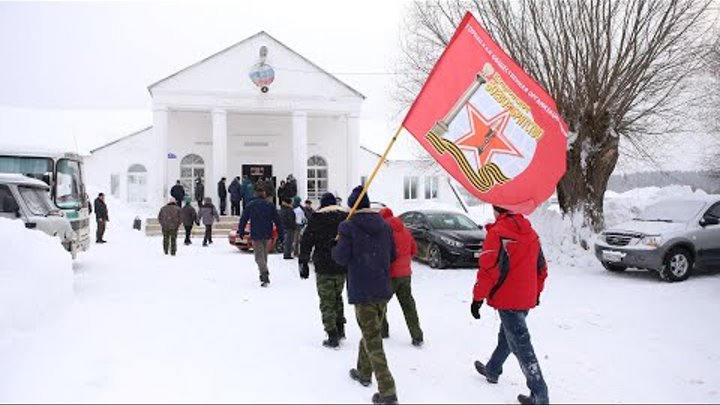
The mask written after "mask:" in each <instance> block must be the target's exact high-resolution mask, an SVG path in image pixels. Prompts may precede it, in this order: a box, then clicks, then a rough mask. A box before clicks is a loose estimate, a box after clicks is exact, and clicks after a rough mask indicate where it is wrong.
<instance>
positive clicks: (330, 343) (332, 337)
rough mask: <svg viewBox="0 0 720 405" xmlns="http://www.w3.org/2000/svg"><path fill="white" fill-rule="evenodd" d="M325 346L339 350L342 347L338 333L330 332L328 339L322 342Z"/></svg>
mask: <svg viewBox="0 0 720 405" xmlns="http://www.w3.org/2000/svg"><path fill="white" fill-rule="evenodd" d="M322 344H323V346H325V347H329V348H332V349H337V348H338V347H340V338H339V337H338V333H337V332H330V333H328V338H327V339H325V340H323V342H322Z"/></svg>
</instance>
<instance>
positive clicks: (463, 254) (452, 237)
mask: <svg viewBox="0 0 720 405" xmlns="http://www.w3.org/2000/svg"><path fill="white" fill-rule="evenodd" d="M400 219H402V221H403V223H405V226H407V228H408V229H409V230H410V233H412V235H413V237H414V238H415V242H417V245H418V258H419V259H421V260H425V261H427V263H428V264H429V265H430V267H432V268H435V269H442V268H444V267H447V266H463V267H477V262H478V257H479V256H480V250H481V249H482V245H483V242H484V241H485V230H484V229H483V227H482V225H477V224H476V223H475V222H474V221H473V220H472V219H470V218H469V217H468V216H467V215H464V214H461V213H458V212H453V211H439V210H419V211H408V212H406V213H404V214H402V215H400Z"/></svg>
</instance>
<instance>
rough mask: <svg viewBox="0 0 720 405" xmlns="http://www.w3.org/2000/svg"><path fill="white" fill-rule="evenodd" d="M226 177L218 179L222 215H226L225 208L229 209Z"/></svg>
mask: <svg viewBox="0 0 720 405" xmlns="http://www.w3.org/2000/svg"><path fill="white" fill-rule="evenodd" d="M225 180H226V179H225V177H223V178H222V179H220V181H218V185H217V186H218V187H217V192H218V198H219V199H220V215H223V216H224V215H225V210H226V209H227V187H226V186H225Z"/></svg>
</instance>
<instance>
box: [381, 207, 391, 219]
mask: <svg viewBox="0 0 720 405" xmlns="http://www.w3.org/2000/svg"><path fill="white" fill-rule="evenodd" d="M380 216H381V217H383V218H385V219H388V218H392V217H394V216H395V214H393V212H392V210H391V209H390V208H387V207H385V208H382V209H381V210H380Z"/></svg>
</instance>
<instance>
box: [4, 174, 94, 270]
mask: <svg viewBox="0 0 720 405" xmlns="http://www.w3.org/2000/svg"><path fill="white" fill-rule="evenodd" d="M49 189H50V187H49V186H48V185H47V184H46V183H44V182H42V181H40V180H36V179H33V178H30V177H26V176H23V175H21V174H4V173H0V217H2V218H9V219H19V220H21V221H23V222H24V223H25V227H26V228H30V229H37V230H40V231H42V232H45V233H46V234H48V235H50V236H57V237H58V238H59V239H60V242H61V243H62V245H63V247H65V249H66V250H67V251H68V252H70V254H71V255H72V258H73V259H75V256H76V255H77V251H78V248H79V247H80V243H79V240H78V236H77V233H76V232H75V231H73V229H72V226H71V225H70V221H68V219H67V218H65V217H64V215H63V213H62V211H60V210H59V209H58V208H57V207H55V204H53V203H52V201H50V197H49V194H48V190H49Z"/></svg>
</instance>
